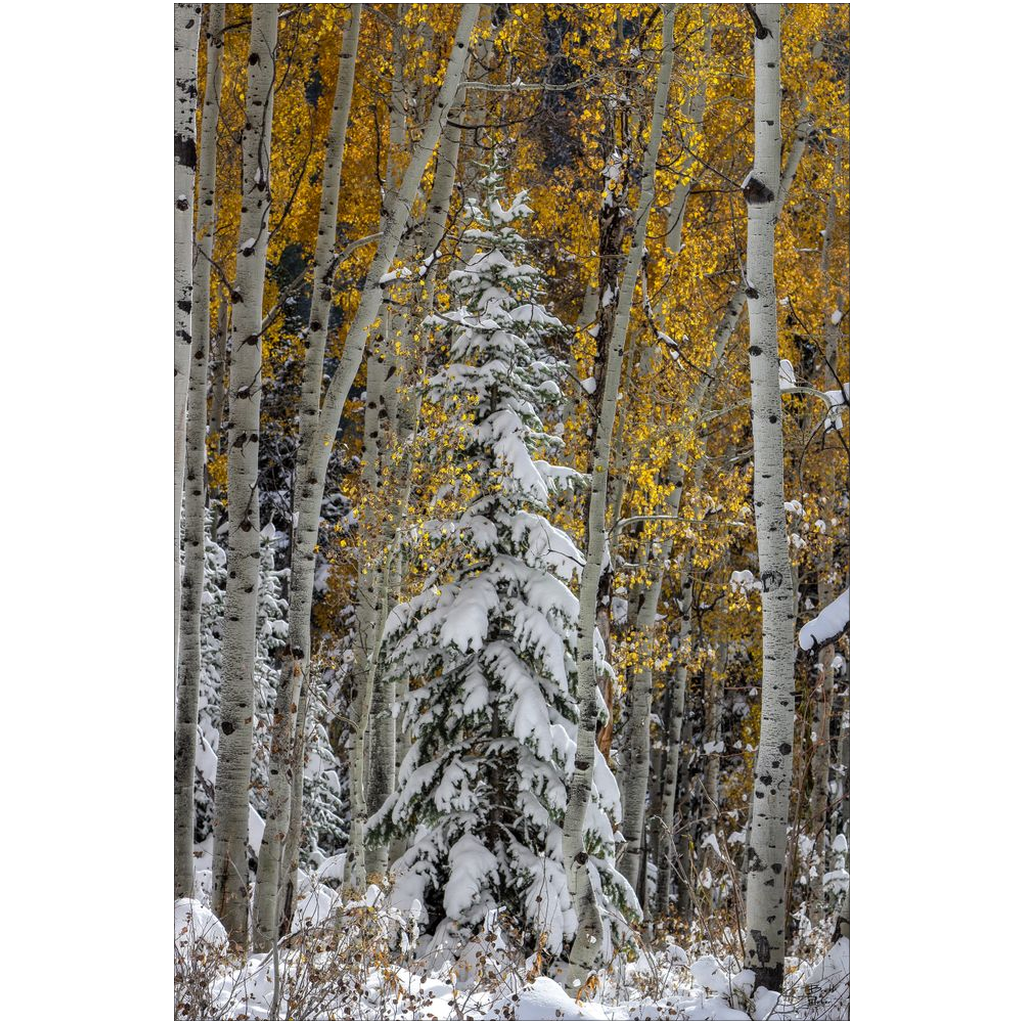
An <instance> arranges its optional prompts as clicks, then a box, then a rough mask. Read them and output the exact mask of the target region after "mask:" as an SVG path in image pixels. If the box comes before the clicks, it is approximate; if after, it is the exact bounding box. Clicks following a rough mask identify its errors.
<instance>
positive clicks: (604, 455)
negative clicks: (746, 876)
mask: <svg viewBox="0 0 1024 1024" xmlns="http://www.w3.org/2000/svg"><path fill="white" fill-rule="evenodd" d="M662 10H663V13H664V19H663V25H662V53H661V66H660V69H659V72H658V83H657V87H656V91H655V96H654V103H653V108H652V111H651V127H650V135H649V137H648V142H647V149H646V151H645V153H644V162H643V177H642V180H641V184H640V195H639V198H638V200H637V216H636V221H635V224H636V226H635V229H634V233H633V238H632V241H631V244H630V250H629V256H628V257H627V260H626V267H625V271H624V273H623V278H622V284H621V287H620V289H619V293H618V304H617V306H616V310H615V319H614V323H613V325H612V329H611V334H610V337H608V344H607V350H606V355H605V361H604V366H603V372H602V377H603V388H602V392H601V405H600V411H599V414H598V418H597V423H596V425H595V431H594V447H593V453H592V456H591V478H590V487H589V499H588V513H587V549H586V558H585V561H584V568H583V576H582V581H581V583H580V616H579V632H578V634H577V640H576V646H577V663H578V671H579V678H578V681H577V689H576V694H577V699H578V701H579V706H580V712H579V730H578V736H577V746H576V755H575V759H574V765H573V773H572V779H571V782H570V786H569V801H568V806H567V808H566V813H565V825H564V832H563V840H562V856H563V860H564V864H565V873H566V876H567V878H568V883H569V895H570V897H571V898H572V903H573V909H574V910H575V911H576V915H577V917H578V919H579V930H578V932H577V934H576V938H575V941H574V942H573V946H572V949H571V951H570V954H569V965H570V969H569V987H570V990H578V987H579V986H580V985H582V984H583V983H584V982H585V981H586V980H587V978H588V977H589V975H590V974H591V972H592V971H593V969H594V967H595V965H596V964H597V963H598V961H599V959H600V957H601V955H602V943H601V941H600V939H601V918H600V912H599V908H598V906H597V905H596V901H595V888H594V874H593V872H592V871H591V865H590V863H589V856H588V852H587V849H586V842H585V823H586V818H587V813H588V808H589V804H590V791H591V784H592V779H593V776H594V772H595V767H596V766H597V765H598V764H599V763H600V764H601V765H603V764H604V758H603V757H602V758H600V761H598V758H597V757H596V754H597V744H596V733H597V711H598V693H597V672H596V666H595V658H594V652H595V644H594V636H595V631H596V628H597V599H598V585H599V583H600V580H601V574H602V569H603V567H604V560H605V558H606V557H607V546H608V541H607V538H608V530H607V523H606V521H605V511H606V505H607V498H608V493H607V492H608V468H609V467H608V462H609V458H610V455H611V440H612V433H613V431H614V428H615V412H616V407H617V404H618V394H619V382H620V377H621V371H622V357H623V352H624V349H625V345H626V333H627V329H628V327H629V317H630V311H631V308H632V304H633V292H634V290H635V289H636V283H637V278H638V276H639V273H640V262H641V258H642V256H643V251H644V247H645V244H646V241H647V221H648V218H649V217H650V212H651V207H652V206H653V205H654V170H655V165H656V163H657V159H658V150H659V149H660V146H661V134H662V128H663V125H664V121H665V106H666V103H667V100H668V89H669V82H670V80H671V77H672V64H673V53H674V51H673V29H674V27H675V18H676V6H675V5H674V4H665V5H664V6H663V8H662ZM633 860H634V861H635V860H637V858H635V857H634V858H633ZM630 867H632V875H630ZM623 875H624V876H625V878H626V880H627V882H628V883H629V885H630V888H631V889H634V888H635V884H634V883H635V881H636V865H635V864H631V863H624V870H623Z"/></svg>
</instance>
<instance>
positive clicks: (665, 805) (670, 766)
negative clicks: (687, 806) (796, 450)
mask: <svg viewBox="0 0 1024 1024" xmlns="http://www.w3.org/2000/svg"><path fill="white" fill-rule="evenodd" d="M681 590H682V593H681V597H680V599H679V627H678V630H679V632H678V636H677V648H676V650H677V653H676V665H675V671H674V672H673V673H672V686H671V689H670V694H669V710H668V716H667V722H666V732H667V734H668V735H667V737H666V744H665V746H666V749H665V763H664V771H663V776H664V780H665V781H664V785H663V786H662V791H661V821H660V822H658V823H657V827H656V830H655V837H656V840H657V850H656V856H655V864H657V867H658V893H657V902H656V907H657V910H658V913H660V914H665V913H667V912H668V901H669V895H670V891H671V885H672V865H671V860H672V856H671V851H672V848H673V846H674V845H675V843H676V839H675V820H676V783H677V781H678V779H679V758H680V754H681V752H682V736H683V720H684V718H685V717H686V683H687V678H688V674H689V671H688V669H687V661H686V654H687V648H688V646H689V642H690V609H691V608H692V606H693V550H692V548H691V549H688V550H687V552H686V559H685V561H684V563H683V582H682V587H681Z"/></svg>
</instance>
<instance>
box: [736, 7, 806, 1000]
mask: <svg viewBox="0 0 1024 1024" xmlns="http://www.w3.org/2000/svg"><path fill="white" fill-rule="evenodd" d="M748 10H750V13H751V17H752V20H753V22H754V42H753V46H754V165H753V168H752V170H751V172H750V174H749V176H748V178H747V180H746V182H745V184H744V197H745V199H746V202H747V268H746V283H747V299H748V307H747V308H748V316H749V322H750V348H749V355H750V393H751V419H752V423H753V434H754V519H755V524H756V528H757V546H758V559H759V565H760V578H761V584H762V593H761V614H762V662H763V664H762V685H761V731H760V744H759V746H758V752H757V761H756V767H755V771H754V776H755V777H754V791H753V799H752V802H751V810H750V837H749V847H748V851H747V891H746V902H747V910H746V913H747V933H746V936H745V959H746V966H747V967H748V968H749V969H751V970H753V971H754V975H755V978H756V982H757V984H759V985H763V986H765V987H766V988H770V989H774V990H776V991H778V990H780V989H781V987H782V971H783V958H784V953H785V931H786V905H785V904H786V885H785V878H784V872H785V860H786V839H787V835H786V833H787V824H788V811H789V789H790V782H791V775H792V768H793V758H792V753H793V712H794V692H793V659H794V646H793V645H794V615H793V583H792V571H791V566H790V562H789V550H788V545H787V538H786V513H785V510H784V508H783V502H784V490H783V483H784V481H783V470H784V462H783V438H782V400H781V395H780V391H779V354H778V333H777V332H778V324H777V320H776V297H775V273H774V266H775V223H776V220H777V204H776V202H775V198H776V196H777V195H778V193H779V188H780V177H781V175H780V165H781V162H782V132H781V125H780V106H781V96H782V89H781V83H780V69H779V62H780V59H781V46H780V38H779V36H780V17H779V12H780V7H779V5H778V4H755V5H748Z"/></svg>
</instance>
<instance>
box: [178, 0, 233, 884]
mask: <svg viewBox="0 0 1024 1024" xmlns="http://www.w3.org/2000/svg"><path fill="white" fill-rule="evenodd" d="M223 29H224V4H211V5H210V14H209V20H208V22H207V26H206V89H205V93H204V96H203V124H202V136H201V138H200V146H199V208H198V210H197V213H196V248H197V251H198V261H197V264H196V270H195V279H194V285H193V298H194V302H193V311H192V321H193V332H192V359H191V364H190V368H189V380H188V411H187V417H186V430H185V438H186V451H185V498H184V541H185V565H184V571H183V574H182V579H181V596H182V607H181V621H180V638H179V641H178V699H177V712H176V717H175V727H174V896H175V899H178V898H180V897H183V896H191V895H192V884H193V881H192V879H193V872H192V868H193V856H192V853H193V851H192V842H193V831H194V821H195V808H194V799H195V797H194V788H195V764H196V728H197V721H198V717H197V716H198V701H199V675H200V670H201V667H202V665H201V657H200V635H199V634H200V611H201V606H202V597H203V572H204V527H205V513H206V508H205V501H204V496H205V487H204V475H205V470H206V377H207V367H208V365H209V362H210V274H211V272H212V269H213V268H212V264H211V259H212V256H213V233H214V227H215V224H216V216H217V215H216V181H217V121H218V117H219V113H220V91H221V80H222V75H221V66H220V65H221V61H220V57H221V50H222V49H223V46H224V41H223V39H222V38H221V33H222V31H223Z"/></svg>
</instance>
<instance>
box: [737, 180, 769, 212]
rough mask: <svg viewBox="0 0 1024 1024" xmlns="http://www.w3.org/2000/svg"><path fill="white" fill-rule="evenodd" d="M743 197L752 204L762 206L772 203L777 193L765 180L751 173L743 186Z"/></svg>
mask: <svg viewBox="0 0 1024 1024" xmlns="http://www.w3.org/2000/svg"><path fill="white" fill-rule="evenodd" d="M743 198H744V199H746V201H747V203H748V204H749V205H750V206H761V205H763V204H764V203H770V202H771V201H772V200H773V199H774V198H775V193H774V192H773V191H772V190H771V189H770V188H769V187H768V186H767V185H766V184H765V183H764V182H763V181H758V179H757V178H755V177H754V176H753V175H751V176H750V178H749V179H748V180H747V183H746V185H744V186H743Z"/></svg>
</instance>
